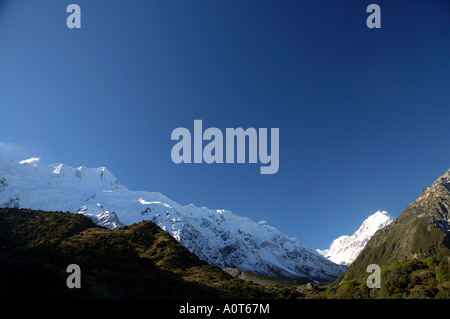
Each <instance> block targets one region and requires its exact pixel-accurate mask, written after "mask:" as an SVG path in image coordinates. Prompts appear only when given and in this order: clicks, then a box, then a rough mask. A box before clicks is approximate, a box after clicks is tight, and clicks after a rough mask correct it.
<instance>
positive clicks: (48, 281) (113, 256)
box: [0, 208, 300, 306]
mask: <svg viewBox="0 0 450 319" xmlns="http://www.w3.org/2000/svg"><path fill="white" fill-rule="evenodd" d="M70 264H76V265H78V266H79V267H80V269H81V289H68V288H67V285H66V280H67V278H68V276H69V273H67V272H66V270H67V266H68V265H70ZM0 278H1V280H0V297H1V298H3V299H4V298H20V299H22V300H23V298H32V299H35V298H38V299H39V300H41V299H42V298H58V299H59V300H60V299H64V298H83V299H84V298H95V299H105V298H108V299H117V298H120V299H124V298H131V299H144V298H158V299H161V298H163V299H167V298H170V299H174V298H183V299H186V298H188V299H195V298H208V299H211V298H227V299H229V298H242V299H244V298H271V299H273V298H288V297H297V298H298V297H300V295H299V294H298V292H296V289H295V287H294V288H288V287H280V286H273V287H264V286H260V285H257V284H254V283H250V282H247V281H243V280H239V279H234V278H232V277H231V276H230V275H228V274H227V273H225V272H224V271H223V270H222V269H220V268H218V267H216V266H211V265H208V264H207V263H206V262H204V261H201V260H200V259H199V258H198V257H197V256H195V255H194V254H192V253H191V252H189V251H188V250H187V249H186V248H185V247H183V246H182V245H181V244H180V243H178V242H177V241H176V240H175V239H174V238H173V237H171V236H170V235H169V234H167V233H166V232H164V231H163V230H161V228H159V227H158V226H156V225H155V224H154V223H152V222H151V221H142V222H140V223H136V224H133V225H130V226H124V227H121V228H117V229H113V230H110V229H107V228H104V227H102V226H98V225H96V224H94V223H93V222H92V221H91V220H90V219H89V218H87V217H86V216H83V215H81V214H70V213H62V212H45V211H34V210H27V209H17V208H0ZM146 305H147V304H146ZM147 306H148V305H147Z"/></svg>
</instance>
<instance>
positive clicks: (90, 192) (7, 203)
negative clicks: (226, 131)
mask: <svg viewBox="0 0 450 319" xmlns="http://www.w3.org/2000/svg"><path fill="white" fill-rule="evenodd" d="M0 207H9V208H31V209H39V210H45V211H69V212H72V213H80V214H83V215H85V216H87V217H89V218H90V219H91V220H92V221H94V222H95V223H96V224H98V225H102V226H105V227H108V228H110V229H114V228H118V227H122V226H124V225H131V224H134V223H137V222H140V221H142V220H150V221H152V222H154V223H155V224H156V225H158V226H159V227H160V228H162V229H163V230H165V231H166V232H168V233H169V234H170V235H171V236H172V237H173V238H175V239H176V240H177V241H178V242H180V243H181V244H182V245H183V246H185V247H186V248H188V249H189V250H190V251H191V252H192V253H194V254H195V255H197V256H198V257H199V258H200V259H202V260H204V261H206V262H208V263H210V264H213V265H216V266H218V267H221V268H224V267H232V268H238V269H240V270H243V271H247V272H252V273H255V274H259V275H266V276H283V277H290V278H298V279H302V280H304V281H332V280H334V279H336V278H337V277H338V276H339V275H340V274H341V273H342V272H343V270H344V269H345V267H343V266H340V265H336V264H334V263H333V262H331V261H329V260H328V259H326V258H324V257H323V256H321V255H320V254H318V253H317V252H316V251H314V250H313V249H310V248H307V247H305V246H303V245H302V244H301V243H300V241H298V240H297V239H296V238H290V237H287V236H286V235H284V234H283V233H281V232H280V231H279V230H277V229H275V228H273V227H271V226H269V225H265V224H259V223H255V222H254V221H252V220H251V219H249V218H245V217H241V216H238V215H236V214H233V213H232V212H230V211H228V210H215V209H208V208H206V207H197V206H195V205H193V204H189V205H180V204H178V203H176V202H174V201H172V200H171V199H169V198H168V197H166V196H164V195H162V194H160V193H155V192H145V191H131V190H128V189H127V188H126V187H125V186H124V185H123V184H122V183H120V182H119V181H118V180H117V179H116V178H115V177H114V175H113V174H111V173H110V172H109V171H108V170H107V169H106V168H104V167H100V168H86V167H84V166H80V167H78V168H72V167H70V166H66V165H63V164H53V165H44V164H42V163H41V161H40V160H37V159H36V158H34V159H30V160H25V161H21V162H20V163H16V162H13V161H10V160H7V159H4V158H0Z"/></svg>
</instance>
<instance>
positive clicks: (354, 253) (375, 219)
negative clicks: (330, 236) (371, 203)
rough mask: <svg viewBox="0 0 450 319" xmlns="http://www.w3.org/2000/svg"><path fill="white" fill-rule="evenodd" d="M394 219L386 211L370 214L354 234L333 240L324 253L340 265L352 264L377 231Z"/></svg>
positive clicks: (322, 252)
mask: <svg viewBox="0 0 450 319" xmlns="http://www.w3.org/2000/svg"><path fill="white" fill-rule="evenodd" d="M392 221H393V219H392V217H391V216H389V214H388V213H387V212H386V211H383V212H380V211H378V212H376V213H375V214H373V215H371V216H369V217H368V218H367V219H366V220H365V221H364V222H363V223H362V224H361V226H360V227H359V229H358V230H357V231H356V232H355V233H354V234H353V235H352V236H346V235H344V236H341V237H339V238H337V239H335V240H334V241H333V243H332V244H331V247H330V249H328V250H325V251H320V253H321V254H322V255H324V256H325V257H326V258H328V259H329V260H331V261H332V262H334V263H336V264H339V265H350V264H351V263H352V262H353V261H354V260H355V259H356V257H358V255H359V254H360V253H361V251H362V250H363V249H364V247H365V246H366V244H367V242H368V241H369V240H370V238H372V236H373V234H375V232H376V231H377V230H379V229H381V228H383V227H385V226H387V225H389V224H390V223H391V222H392Z"/></svg>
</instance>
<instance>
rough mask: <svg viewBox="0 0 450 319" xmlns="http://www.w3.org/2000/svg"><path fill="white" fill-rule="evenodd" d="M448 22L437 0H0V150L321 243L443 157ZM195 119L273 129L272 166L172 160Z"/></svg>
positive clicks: (444, 165) (448, 159)
mask: <svg viewBox="0 0 450 319" xmlns="http://www.w3.org/2000/svg"><path fill="white" fill-rule="evenodd" d="M73 2H74V3H77V4H78V5H79V6H80V7H81V12H82V14H81V16H82V28H81V29H77V30H75V29H68V28H67V27H66V18H67V16H68V14H67V13H66V7H67V6H68V5H69V4H70V3H73ZM370 3H377V4H379V5H380V7H381V21H382V22H381V23H382V28H381V29H368V28H367V26H366V18H367V16H368V15H369V14H368V13H366V7H367V6H368V5H369V4H370ZM449 34H450V1H448V0H447V1H444V0H434V1H429V2H425V1H395V3H393V1H350V0H343V1H331V0H330V1H313V0H308V1H249V0H243V1H242V0H241V1H237V0H229V1H214V0H211V1H207V0H204V1H199V0H187V1H186V0H184V1H172V0H168V1H138V0H134V1H123V0H121V1H100V0H89V1H83V0H76V1H75V0H74V1H61V0H53V1H50V0H42V1H34V0H22V1H7V0H6V1H0V118H1V120H2V121H1V122H2V124H1V125H0V154H2V155H4V156H7V157H10V158H12V159H16V160H20V159H23V158H25V157H31V156H40V157H41V158H42V161H43V162H45V163H57V162H61V163H65V164H67V165H70V166H79V165H85V166H88V167H98V166H106V167H108V168H109V169H110V170H111V172H113V174H114V175H115V176H116V177H117V178H118V179H119V180H121V181H122V182H123V183H124V184H125V185H126V186H127V187H128V188H129V189H132V190H147V191H159V192H161V193H163V194H165V195H167V196H168V197H170V198H172V199H173V200H175V201H177V202H179V203H181V204H189V203H191V202H192V203H194V204H195V205H197V206H207V207H209V208H217V209H222V208H223V209H229V210H231V211H233V212H234V213H236V214H238V215H242V216H247V217H250V218H252V219H253V220H255V221H260V220H265V221H267V223H268V224H270V225H272V226H274V227H277V228H278V229H280V230H281V231H282V232H284V233H285V234H287V235H289V236H292V237H297V238H299V239H300V241H302V242H303V243H304V244H305V245H307V246H312V247H314V248H320V249H324V248H327V247H328V246H329V244H330V243H331V241H332V240H333V239H335V238H336V237H338V236H340V235H343V234H352V233H353V232H354V231H355V230H356V229H357V227H358V226H359V225H360V224H361V222H362V221H363V220H364V219H365V218H366V217H367V216H369V215H370V214H372V213H374V212H375V211H377V210H387V211H388V212H389V213H391V215H393V216H394V217H396V216H398V215H399V214H400V213H401V212H402V210H403V209H404V208H405V207H406V206H407V205H408V204H409V203H410V202H412V201H413V200H414V199H415V198H416V197H417V196H418V195H419V194H420V192H421V190H422V189H423V188H425V187H427V186H428V185H429V184H431V183H432V182H433V181H434V180H435V179H436V178H437V177H438V176H439V175H441V174H442V173H443V172H444V171H445V170H446V169H448V168H450V147H448V145H449V142H450V121H449V119H450V41H449V37H448V35H449ZM195 119H201V120H203V127H204V128H207V127H218V128H220V129H222V130H223V131H225V128H227V127H231V128H236V127H243V128H248V127H255V128H279V129H280V169H279V171H278V173H277V174H274V175H260V174H259V167H260V164H221V165H219V164H213V165H208V164H189V165H187V164H181V165H176V164H174V163H173V162H172V161H171V157H170V152H171V148H172V146H173V145H174V144H175V142H174V141H171V139H170V135H171V132H172V130H173V129H175V128H177V127H186V128H189V129H191V130H193V123H194V120H195Z"/></svg>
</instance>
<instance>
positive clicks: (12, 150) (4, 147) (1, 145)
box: [0, 141, 21, 155]
mask: <svg viewBox="0 0 450 319" xmlns="http://www.w3.org/2000/svg"><path fill="white" fill-rule="evenodd" d="M20 149H21V148H20V146H19V145H17V144H14V143H8V142H2V141H0V154H4V155H14V154H17V153H18V152H20Z"/></svg>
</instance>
